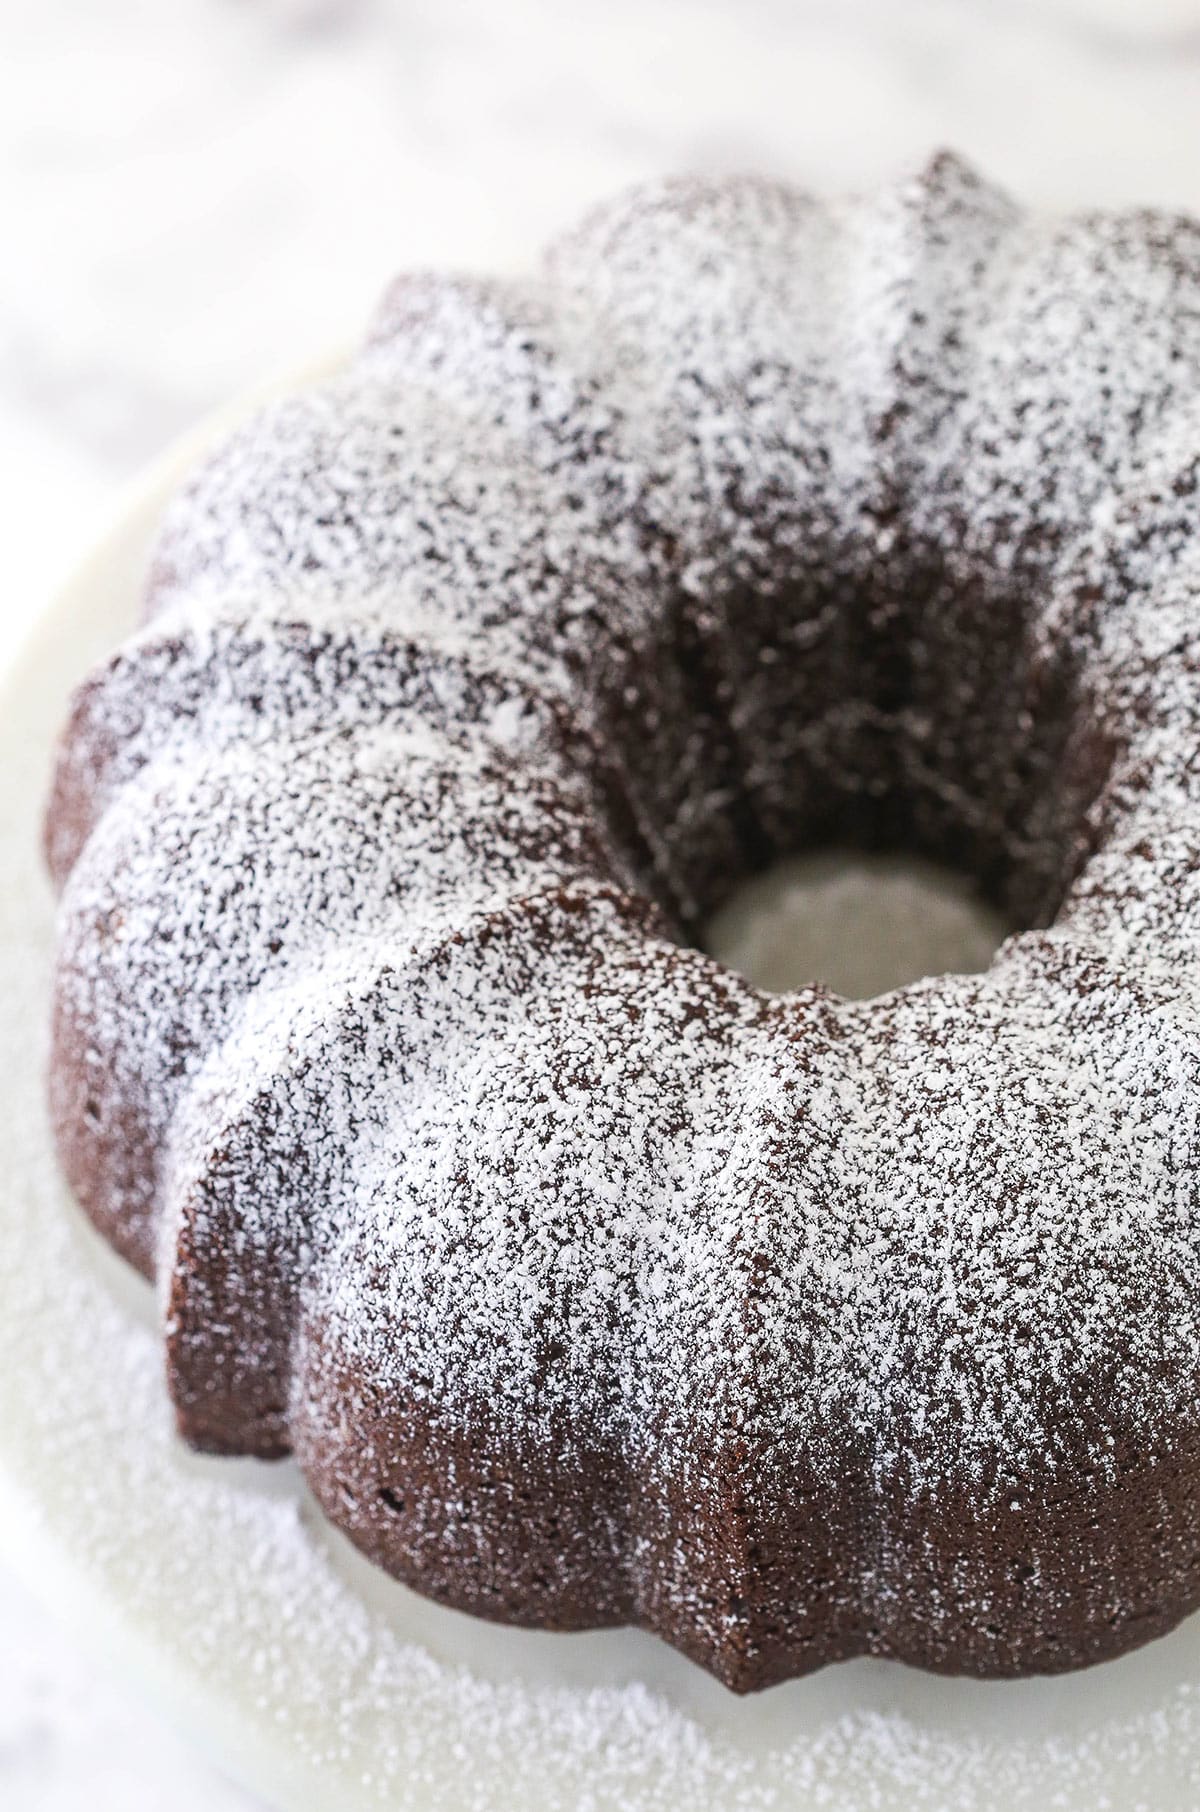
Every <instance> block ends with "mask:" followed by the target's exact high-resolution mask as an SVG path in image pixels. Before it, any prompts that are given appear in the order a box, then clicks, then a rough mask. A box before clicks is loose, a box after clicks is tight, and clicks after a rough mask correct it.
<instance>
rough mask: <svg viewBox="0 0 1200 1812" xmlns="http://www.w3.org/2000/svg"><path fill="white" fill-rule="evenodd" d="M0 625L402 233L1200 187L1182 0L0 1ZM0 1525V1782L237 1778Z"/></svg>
mask: <svg viewBox="0 0 1200 1812" xmlns="http://www.w3.org/2000/svg"><path fill="white" fill-rule="evenodd" d="M0 43H2V44H3V53H2V54H0V477H2V478H3V497H4V502H5V508H4V525H5V566H6V583H5V586H4V590H3V594H2V596H0V660H3V659H5V658H6V657H7V656H8V655H9V654H11V651H12V649H13V647H14V646H15V644H16V642H17V640H18V639H19V637H20V635H21V633H22V629H23V627H24V625H25V624H26V623H27V622H28V621H30V620H31V619H32V617H33V615H34V614H36V612H37V610H38V609H39V607H40V605H41V603H42V601H43V600H44V598H45V597H46V596H47V594H48V592H49V591H50V590H51V589H52V588H53V586H54V584H55V583H56V581H57V579H58V578H59V576H60V575H61V574H62V573H63V572H64V571H65V570H67V568H68V567H69V565H70V564H71V562H72V561H73V559H74V558H75V557H76V556H77V555H78V553H79V552H80V551H81V550H82V549H83V548H84V547H85V546H86V544H87V542H88V540H89V538H90V536H91V534H92V533H93V532H94V530H95V528H96V526H97V525H98V524H99V523H100V522H102V521H103V519H104V517H105V515H106V513H107V512H110V511H111V510H112V508H113V504H114V500H115V497H116V495H117V492H118V489H119V486H120V485H121V483H122V481H123V480H124V479H125V478H127V477H128V476H129V475H130V474H132V473H133V472H134V471H135V470H136V469H137V468H138V466H139V465H141V464H142V463H143V462H144V461H145V460H146V459H148V458H149V457H150V456H151V455H153V454H154V453H155V452H156V451H157V450H158V449H159V448H160V447H161V446H162V445H163V443H164V442H165V441H167V440H168V439H169V438H170V437H172V436H173V435H175V434H176V433H177V432H179V431H180V430H181V429H183V428H185V427H186V426H187V425H188V424H189V423H191V422H192V421H193V420H194V419H195V418H196V417H197V416H199V415H200V414H202V413H203V412H204V411H206V410H207V409H209V408H210V407H212V406H213V405H215V404H216V403H218V402H220V401H222V400H224V399H225V398H226V397H228V396H229V395H231V394H233V393H234V392H236V391H237V390H239V389H240V388H242V387H244V386H245V385H247V384H248V383H251V382H254V381H257V380H258V379H260V378H261V377H262V376H264V375H265V374H269V373H270V372H271V371H273V370H277V369H283V368H285V367H287V366H288V365H289V364H291V363H298V362H301V361H302V360H303V359H304V358H305V357H306V356H307V355H308V354H309V353H310V352H311V351H313V350H314V349H319V348H320V347H322V346H323V345H325V344H327V343H329V342H331V341H334V340H337V339H339V338H341V337H342V336H344V335H345V333H346V332H347V331H348V330H349V331H352V330H353V328H354V326H355V324H356V322H357V321H358V320H359V319H360V318H361V316H362V314H363V311H364V309H365V307H366V306H367V304H368V302H369V300H370V298H371V297H372V295H373V293H374V291H375V290H376V289H377V288H378V287H379V285H380V283H381V282H382V281H383V279H384V278H385V276H386V275H387V273H388V272H389V270H390V269H391V268H392V267H393V266H395V265H396V264H398V263H402V262H422V261H431V260H438V261H442V262H445V261H453V262H456V263H487V262H490V261H497V260H498V261H501V262H511V261H512V259H513V258H514V257H516V256H519V254H520V251H521V249H522V248H523V247H529V246H532V245H534V244H536V242H537V240H538V238H539V237H540V236H541V235H542V234H543V233H544V232H545V231H546V230H547V229H548V228H550V227H551V226H552V225H554V224H556V223H558V222H559V221H561V220H563V219H565V218H567V217H569V216H570V215H571V213H572V212H573V211H574V210H575V209H576V208H577V207H578V206H580V205H581V204H582V203H584V202H586V201H587V200H588V199H590V198H591V197H593V196H595V195H597V194H599V193H601V192H602V191H604V190H605V189H606V188H608V187H611V186H613V185H614V184H618V183H621V182H625V181H628V180H631V179H633V178H636V177H638V176H640V175H643V174H646V173H649V172H652V171H655V170H659V169H662V168H668V167H682V166H697V165H698V166H703V167H709V168H712V167H716V168H720V167H725V166H730V165H737V166H750V167H767V168H771V169H775V170H779V171H784V172H790V173H793V174H795V175H796V176H798V177H800V178H801V179H803V180H805V181H808V182H810V183H812V184H816V185H830V184H839V183H840V184H852V183H861V182H867V181H870V180H872V179H873V178H875V177H876V176H879V175H882V174H884V173H886V172H887V171H889V170H892V169H894V168H895V167H897V166H898V165H899V164H902V163H903V162H904V161H906V160H911V159H914V158H917V157H919V156H921V155H923V154H924V153H925V152H926V151H927V150H928V149H930V148H931V147H932V146H933V145H935V144H952V145H955V146H957V147H959V148H960V149H963V150H965V151H967V152H969V153H971V154H972V155H974V156H975V157H976V158H977V159H978V160H979V161H980V162H981V163H982V164H983V165H984V166H985V167H986V168H987V169H988V170H989V171H990V172H991V173H992V174H994V175H996V176H998V177H1000V178H1002V179H1004V180H1006V181H1008V182H1010V183H1011V184H1012V185H1013V186H1014V187H1016V188H1018V189H1019V190H1021V191H1022V192H1023V193H1025V194H1028V195H1031V196H1035V197H1038V198H1040V199H1043V200H1045V201H1048V202H1066V203H1070V202H1088V201H1094V202H1117V201H1153V202H1160V203H1169V204H1172V205H1176V206H1183V207H1192V208H1196V209H1200V0H604V3H593V4H571V3H569V0H490V3H486V0H394V3H392V4H387V3H386V0H172V3H171V4H169V5H163V4H161V0H159V3H157V4H156V3H155V0H39V4H37V5H36V6H30V5H27V4H23V3H22V0H0ZM37 1587H38V1582H37V1581H36V1580H34V1581H28V1580H17V1579H16V1578H14V1577H12V1576H11V1574H9V1573H6V1572H5V1571H4V1568H3V1562H2V1559H0V1805H3V1806H4V1808H5V1809H6V1812H58V1809H59V1808H62V1809H63V1812H66V1809H67V1808H77V1807H82V1806H84V1805H86V1806H88V1807H89V1808H92V1809H102V1812H108V1808H112V1809H113V1812H117V1809H119V1812H142V1809H143V1808H146V1809H149V1808H157V1807H160V1806H162V1805H163V1804H166V1803H170V1804H172V1805H173V1806H174V1807H176V1808H177V1809H178V1812H191V1809H192V1808H193V1807H195V1808H201V1807H203V1808H206V1809H207V1812H226V1809H227V1808H228V1809H229V1812H233V1808H237V1807H242V1808H245V1807H248V1806H249V1805H250V1804H251V1802H250V1800H249V1799H248V1798H247V1797H246V1796H245V1795H244V1794H242V1793H241V1792H239V1791H238V1790H237V1789H236V1788H235V1787H233V1786H232V1785H231V1784H229V1783H226V1782H223V1781H221V1780H220V1779H219V1778H218V1777H217V1775H216V1774H215V1773H214V1772H212V1771H211V1769H210V1767H209V1765H208V1764H207V1762H206V1761H205V1759H204V1757H203V1756H201V1755H198V1754H196V1753H195V1752H194V1750H193V1749H192V1748H191V1747H189V1746H188V1745H187V1744H185V1743H184V1742H183V1741H182V1739H180V1738H178V1737H176V1736H175V1735H173V1734H172V1733H171V1732H169V1731H167V1730H166V1729H165V1728H164V1727H162V1726H161V1725H160V1724H159V1723H158V1721H157V1719H156V1718H155V1717H154V1716H153V1714H151V1713H149V1712H147V1711H146V1710H145V1709H144V1708H143V1706H142V1705H141V1703H140V1701H139V1700H138V1698H137V1697H136V1695H135V1694H133V1693H132V1691H131V1690H130V1689H129V1688H128V1687H126V1686H124V1685H123V1684H122V1683H121V1682H120V1681H119V1680H114V1679H111V1678H109V1677H107V1675H106V1671H105V1668H104V1665H103V1661H102V1659H100V1658H98V1657H95V1656H89V1655H86V1654H81V1653H79V1652H78V1651H77V1648H76V1645H75V1643H74V1641H73V1639H72V1633H71V1631H70V1630H69V1629H64V1628H63V1627H61V1626H60V1625H58V1624H56V1623H54V1622H53V1621H52V1620H51V1619H50V1618H48V1617H47V1616H46V1615H45V1614H44V1613H43V1612H42V1611H41V1610H40V1609H39V1607H38V1602H37Z"/></svg>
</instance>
